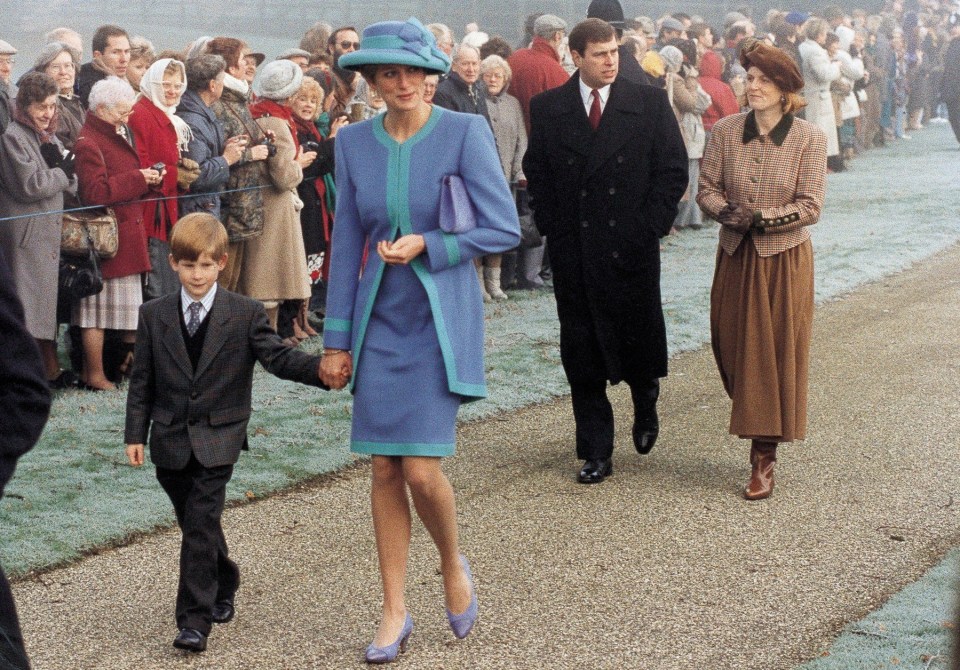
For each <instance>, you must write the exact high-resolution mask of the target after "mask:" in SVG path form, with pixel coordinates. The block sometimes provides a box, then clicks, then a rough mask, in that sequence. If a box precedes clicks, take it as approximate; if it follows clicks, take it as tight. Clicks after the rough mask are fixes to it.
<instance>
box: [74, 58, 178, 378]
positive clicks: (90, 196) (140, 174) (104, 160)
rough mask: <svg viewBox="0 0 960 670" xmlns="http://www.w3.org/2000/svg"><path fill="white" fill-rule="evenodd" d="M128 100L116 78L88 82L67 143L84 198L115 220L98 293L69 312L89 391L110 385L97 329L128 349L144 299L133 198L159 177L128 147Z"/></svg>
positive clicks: (142, 249) (138, 207)
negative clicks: (82, 114)
mask: <svg viewBox="0 0 960 670" xmlns="http://www.w3.org/2000/svg"><path fill="white" fill-rule="evenodd" d="M135 99H136V94H135V93H134V92H133V88H131V87H130V84H128V83H127V82H126V81H124V80H121V79H118V78H116V77H108V78H107V79H104V80H103V81H99V82H97V83H96V84H94V86H93V88H92V89H91V90H90V98H89V105H90V113H89V114H88V115H87V119H86V121H85V123H84V125H83V128H82V129H81V131H80V137H79V139H78V140H77V144H76V147H75V148H74V151H75V152H76V155H77V163H76V169H77V178H78V180H79V191H80V198H81V200H82V202H83V204H85V205H103V206H109V207H112V208H113V210H114V212H115V213H116V215H117V223H118V237H119V246H118V249H117V255H116V256H114V257H113V258H111V259H109V260H105V261H103V262H102V264H101V266H100V269H101V271H102V272H103V280H104V281H103V291H102V292H101V293H98V294H97V295H93V296H90V297H89V298H84V299H83V300H81V301H80V302H79V303H78V304H77V306H76V307H75V308H74V312H73V324H74V325H76V326H79V327H80V337H81V341H82V342H83V375H82V379H83V383H84V385H85V387H86V388H88V389H90V390H95V391H105V390H112V389H114V388H116V387H115V386H114V385H113V384H112V383H111V382H110V381H109V380H108V379H107V377H106V375H105V374H104V369H103V336H104V330H119V331H121V339H122V341H123V343H124V349H125V351H126V352H128V353H132V351H133V343H134V341H135V340H136V334H137V312H138V310H139V309H140V305H141V304H142V302H143V295H142V292H141V285H140V273H142V272H147V271H149V270H150V260H149V258H148V256H147V236H146V232H145V230H144V225H143V212H144V205H143V204H142V203H140V202H137V200H138V199H140V198H142V197H144V196H146V195H147V194H148V193H149V192H150V189H151V187H153V186H159V184H160V183H161V180H162V177H161V174H160V173H159V172H158V171H156V170H153V169H149V168H148V169H141V168H140V157H139V156H138V155H137V152H136V150H134V148H133V144H132V141H133V140H132V134H131V132H130V128H129V127H128V126H127V125H126V121H127V119H128V118H130V115H131V113H132V111H133V107H134V100H135ZM120 203H126V204H120ZM167 266H168V267H169V264H167Z"/></svg>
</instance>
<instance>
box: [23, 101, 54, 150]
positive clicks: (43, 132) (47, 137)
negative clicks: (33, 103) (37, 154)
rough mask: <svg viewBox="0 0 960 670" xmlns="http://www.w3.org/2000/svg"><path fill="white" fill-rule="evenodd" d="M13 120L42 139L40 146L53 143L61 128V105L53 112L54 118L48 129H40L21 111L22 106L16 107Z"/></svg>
mask: <svg viewBox="0 0 960 670" xmlns="http://www.w3.org/2000/svg"><path fill="white" fill-rule="evenodd" d="M13 120H14V121H17V122H19V123H20V124H21V125H24V126H26V127H27V128H29V129H30V130H32V131H33V132H35V133H36V134H37V136H38V137H39V138H40V144H46V143H48V142H53V141H54V139H55V138H56V136H57V130H58V129H59V128H60V105H57V108H56V110H54V112H53V117H52V118H51V119H50V123H49V124H47V127H46V128H40V127H38V126H37V125H36V124H35V123H34V122H33V119H31V118H30V116H29V115H28V114H27V113H26V112H25V111H24V110H22V109H20V105H14V109H13Z"/></svg>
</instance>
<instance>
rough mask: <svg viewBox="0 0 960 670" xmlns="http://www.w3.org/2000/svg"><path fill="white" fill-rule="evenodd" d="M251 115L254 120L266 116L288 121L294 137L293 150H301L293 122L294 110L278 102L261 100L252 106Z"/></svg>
mask: <svg viewBox="0 0 960 670" xmlns="http://www.w3.org/2000/svg"><path fill="white" fill-rule="evenodd" d="M250 115H251V116H253V118H254V119H260V118H263V117H265V116H275V117H277V118H278V119H283V120H284V121H286V122H287V127H289V128H290V134H291V135H293V148H294V150H297V151H298V150H299V149H300V142H299V140H297V126H296V124H295V123H294V120H293V110H292V109H290V108H289V107H287V106H285V105H281V104H280V103H278V102H277V101H276V100H270V99H269V98H261V99H260V100H258V101H257V102H256V103H254V104H252V105H250Z"/></svg>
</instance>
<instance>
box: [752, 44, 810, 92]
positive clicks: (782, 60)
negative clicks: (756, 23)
mask: <svg viewBox="0 0 960 670" xmlns="http://www.w3.org/2000/svg"><path fill="white" fill-rule="evenodd" d="M740 64H741V65H743V68H744V69H745V70H749V69H750V66H751V65H753V66H755V67H757V68H758V69H759V70H760V71H761V72H763V73H764V74H765V75H767V76H768V77H770V79H771V81H773V83H774V84H776V85H777V87H778V88H779V89H780V90H781V91H783V92H784V93H796V92H797V91H799V90H800V89H802V88H803V75H802V74H800V68H798V67H797V64H796V63H794V62H793V59H792V58H790V56H788V55H787V54H786V52H784V51H783V50H782V49H778V48H777V47H773V46H770V45H769V44H767V43H766V42H763V41H761V40H758V39H754V38H752V37H748V38H747V39H745V40H744V41H743V46H742V49H741V51H740Z"/></svg>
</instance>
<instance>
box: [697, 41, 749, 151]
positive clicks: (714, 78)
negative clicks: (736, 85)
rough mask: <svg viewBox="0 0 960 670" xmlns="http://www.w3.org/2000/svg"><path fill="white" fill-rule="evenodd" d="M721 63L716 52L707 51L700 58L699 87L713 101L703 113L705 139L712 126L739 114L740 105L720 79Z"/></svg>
mask: <svg viewBox="0 0 960 670" xmlns="http://www.w3.org/2000/svg"><path fill="white" fill-rule="evenodd" d="M722 76H723V61H722V60H720V56H718V55H717V52H716V51H712V50H711V49H707V50H706V51H705V52H704V54H703V56H702V57H701V58H700V86H702V87H703V90H704V91H706V92H707V93H708V94H709V95H710V99H711V100H712V101H713V102H711V103H710V106H709V107H707V111H705V112H704V113H703V129H704V130H706V131H707V138H708V139H709V138H710V131H711V130H713V124H715V123H716V122H717V121H719V120H720V119H722V118H723V117H725V116H730V115H731V114H739V113H740V103H738V102H737V96H736V95H734V93H733V89H732V88H730V85H729V84H727V83H726V82H725V81H723V79H722Z"/></svg>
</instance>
